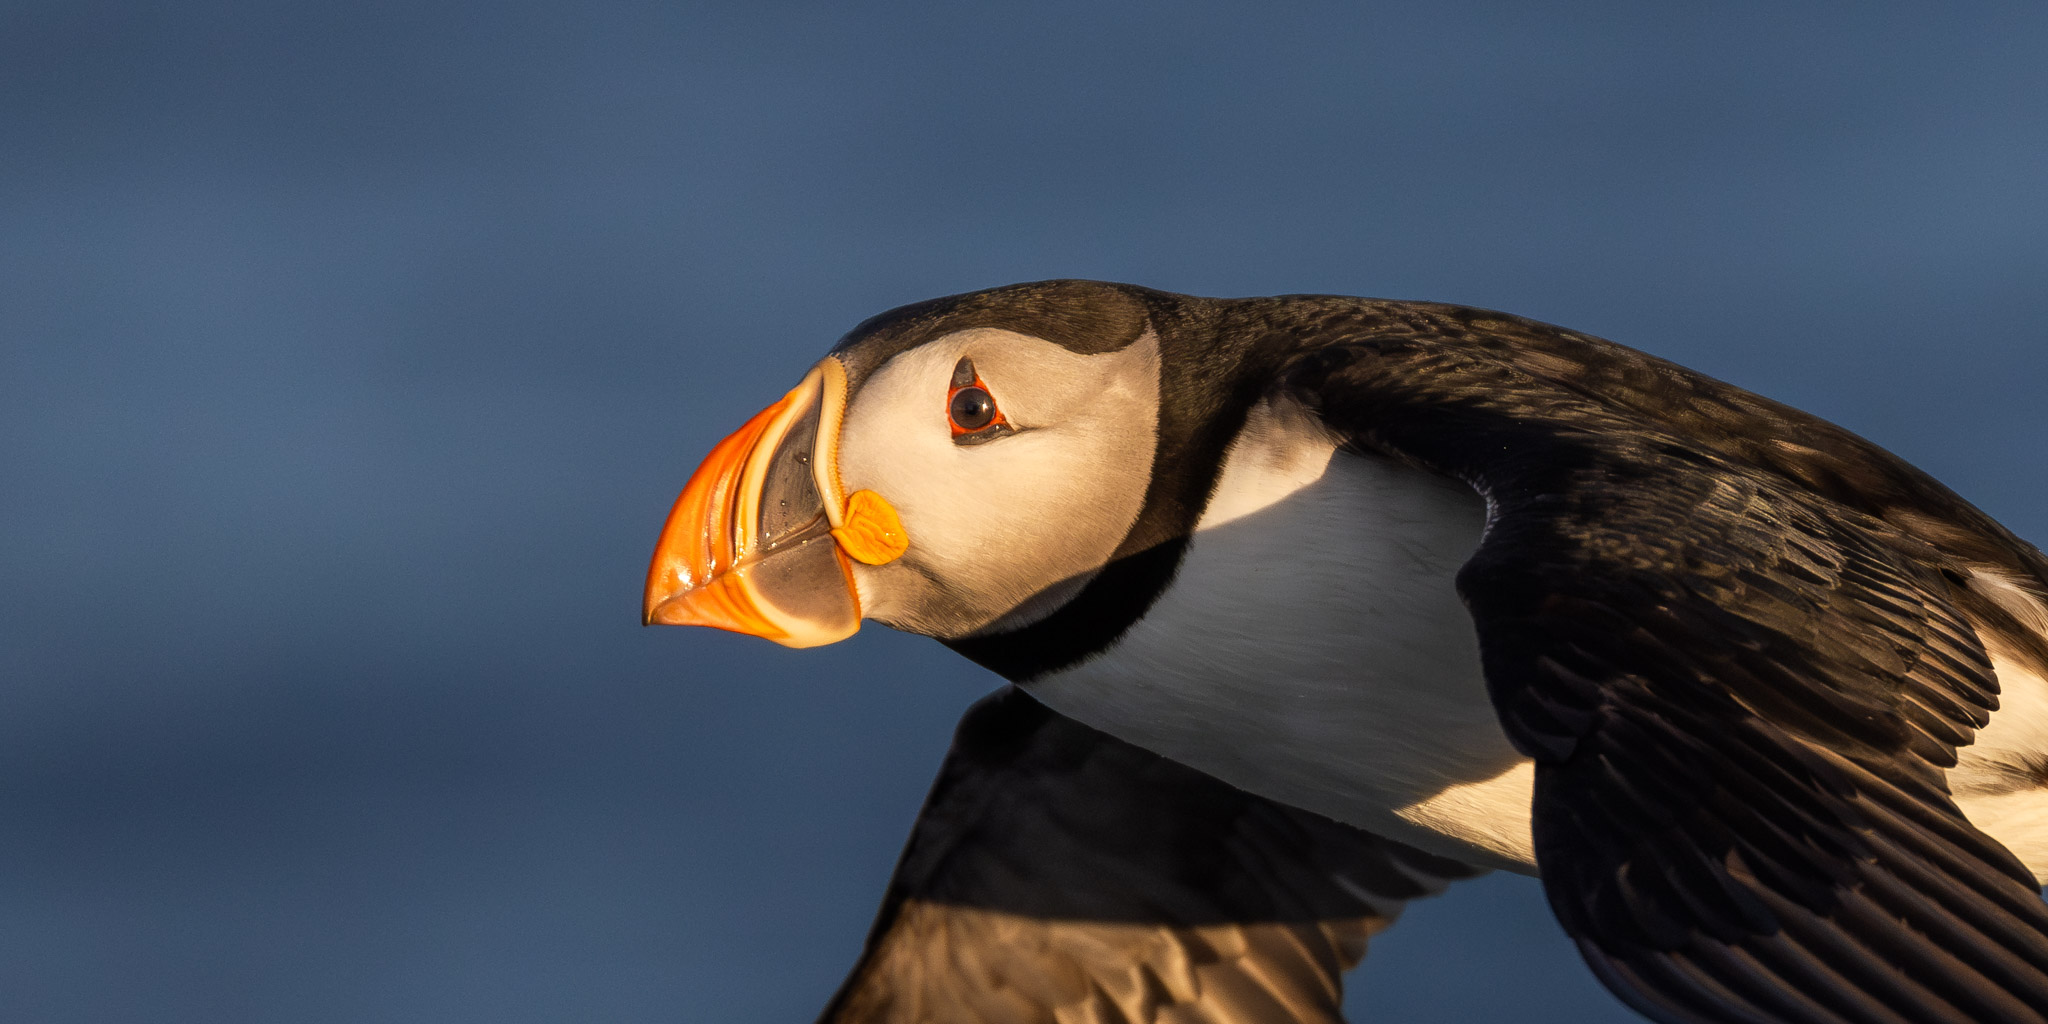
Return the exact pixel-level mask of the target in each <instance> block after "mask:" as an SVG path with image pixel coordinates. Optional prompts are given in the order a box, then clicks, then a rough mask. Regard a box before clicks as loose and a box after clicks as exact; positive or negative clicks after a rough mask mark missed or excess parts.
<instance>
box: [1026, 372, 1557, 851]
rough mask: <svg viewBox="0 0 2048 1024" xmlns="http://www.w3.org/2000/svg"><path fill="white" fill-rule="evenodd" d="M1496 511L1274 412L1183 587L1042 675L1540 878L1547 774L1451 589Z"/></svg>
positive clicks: (1135, 732)
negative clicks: (1500, 717)
mask: <svg viewBox="0 0 2048 1024" xmlns="http://www.w3.org/2000/svg"><path fill="white" fill-rule="evenodd" d="M1484 523H1485V509H1484V506H1483V504H1482V502H1481V500H1480V499H1479V498H1478V496H1476V495H1475V494H1473V493H1472V492H1471V491H1470V490H1469V489H1467V488H1464V487H1462V486H1460V485H1457V484H1455V483H1453V482H1449V481H1444V480H1440V479H1438V478H1436V477H1433V476H1430V475H1428V474H1424V473H1421V472H1419V471H1415V470H1412V469H1408V468H1406V467H1401V466H1398V465H1395V464H1393V463H1390V462H1386V461H1382V460H1377V459H1369V458H1361V457H1356V456H1352V455H1349V454H1334V453H1333V447H1332V445H1331V444H1330V442H1329V441H1328V440H1327V439H1325V438H1324V437H1323V436H1322V434H1321V433H1320V431H1318V430H1316V429H1314V426H1313V424H1312V423H1310V422H1306V421H1305V420H1304V419H1303V418H1302V417H1301V416H1300V414H1298V413H1291V412H1290V411H1288V410H1279V411H1275V410H1272V409H1268V408H1263V407H1262V408H1261V410H1259V411H1258V412H1256V413H1255V415H1254V418H1253V422H1252V424H1251V425H1250V426H1249V427H1248V429H1247V431H1246V433H1245V435H1244V437H1243V438H1241V439H1240V441H1239V443H1238V444H1237V445H1236V446H1235V447H1234V448H1233V450H1232V453H1231V455H1230V458H1229V460H1228V461H1227V462H1226V463H1225V468H1224V472H1223V475H1222V477H1221V479H1220V480H1219V482H1218V484H1217V489H1216V493H1215V495H1214V497H1213V498H1212V500H1211V501H1210V504H1209V506H1208V508H1207V510H1206V512H1205V514H1204V516H1203V518H1202V521H1201V524H1200V526H1199V528H1198V530H1197V532H1196V534H1195V536H1194V538H1193V541H1192V543H1191V544H1190V547H1189V549H1188V552H1187V554H1186V556H1185V558H1184V559H1183V561H1182V564H1181V566H1180V570H1179V572H1178V574H1177V575H1176V577H1175V579H1174V581H1173V583H1172V585H1171V586H1169V587H1168V588H1167V589H1166V591H1165V592H1164V593H1163V594H1161V596H1160V597H1159V599H1158V601H1157V602H1155V604H1154V605H1153V607H1152V608H1151V609H1150V611H1148V612H1147V614H1146V615H1145V616H1144V617H1143V618H1141V619H1140V620H1139V621H1138V622H1137V623H1136V624H1135V625H1133V626H1132V627H1131V628H1130V630H1128V631H1127V632H1126V633H1125V634H1124V635H1123V636H1122V637H1121V638H1120V639H1119V640H1118V642H1117V643H1116V644H1115V645H1114V646H1112V647H1111V648H1110V649H1109V650H1107V651H1105V652H1104V653H1102V654H1101V655H1099V656H1097V657H1095V658H1093V659H1091V660H1088V661H1086V662H1083V663H1082V664H1080V665H1077V666H1075V667H1073V668H1070V669H1067V670H1065V671H1061V672H1057V673H1053V674H1051V675H1048V676H1045V677H1042V678H1040V679H1038V680H1036V681H1034V682H1032V683H1031V684H1029V686H1028V689H1030V691H1031V692H1032V693H1033V694H1034V695H1036V696H1038V697H1039V698H1040V699H1041V700H1044V701H1045V702H1046V703H1048V704H1050V705H1051V706H1053V707H1054V708H1057V709H1059V710H1060V711H1062V712H1064V713H1066V714H1068V715H1071V716H1073V717H1075V718H1078V719H1080V720H1081V721H1083V722H1087V723H1089V724H1090V725H1093V726H1095V727H1097V728H1100V729H1102V730H1104V731H1106V732H1109V733H1112V734H1114V735H1117V736H1119V737H1122V738H1123V739H1126V740H1129V741H1131V742H1134V743H1137V744H1139V745H1141V746H1144V747H1147V748H1150V749H1152V750H1155V751H1157V752H1159V753H1161V754H1164V755H1166V756H1168V757H1171V758H1173V759H1175V760H1177V761H1181V762H1183V763H1186V764H1189V765H1192V766H1194V767H1196V768H1199V769H1201V770H1203V771H1206V772H1208V773H1209V774H1211V775H1215V776H1217V777H1218V778H1221V779H1223V780H1224V781H1226V782H1229V783H1231V784H1233V785H1236V786H1238V787H1240V788H1243V789H1246V790H1250V791H1252V792H1255V793H1258V794H1260V795H1263V796H1267V797H1271V798H1273V799H1276V800H1280V801H1282V802H1284V803H1289V804H1293V805H1296V806H1299V807H1304V808H1307V809H1309V810H1312V811H1316V812H1318V813H1321V814H1324V815H1327V816H1329V817H1332V818H1335V819H1337V820H1340V821H1345V822H1348V823H1350V824H1353V825H1357V826H1359V827H1361V828H1366V829H1369V830H1372V831H1375V832H1380V833H1382V834H1384V835H1387V836H1389V837H1390V838H1394V839H1398V840H1401V841H1403V842H1408V843H1410V844H1412V845H1416V846H1420V847H1422V848H1424V849H1429V850H1432V851H1434V852H1439V853H1442V854H1445V855H1449V856H1453V857H1459V858H1461V859H1465V860H1471V861H1475V862H1481V863H1486V864H1489V865H1491V866H1496V867H1507V868H1511V869H1519V870H1525V871H1526V870H1530V865H1531V864H1532V863H1533V859H1534V858H1533V854H1532V851H1531V849H1530V841H1529V797H1530V786H1531V781H1532V779H1533V769H1532V767H1531V765H1530V764H1529V762H1528V760H1527V759H1526V758H1523V757H1522V756H1521V755H1520V754H1518V753H1516V752H1515V751H1514V750H1513V748H1512V747H1510V746H1509V745H1508V742H1507V739H1506V737H1505V736H1504V735H1502V733H1501V731H1500V727H1499V725H1498V724H1497V720H1496V718H1495V715H1494V712H1493V708H1492V705H1491V704H1490V702H1489V701H1488V698H1487V694H1486V688H1485V683H1484V681H1483V679H1482V677H1481V674H1480V666H1479V654H1478V645H1477V642H1476V639H1475V637H1474V633H1473V627H1472V622H1471V619H1470V617H1469V616H1468V615H1467V613H1466V611H1465V609H1464V607H1463V605H1462V603H1461V602H1460V601H1459V599H1458V596H1457V593H1456V589H1455V587H1454V584H1453V580H1454V577H1455V575H1456V572H1457V570H1458V567H1459V566H1460V565H1462V564H1463V563H1464V561H1465V560H1466V558H1468V557H1469V556H1470V554H1471V552H1472V550H1473V548H1474V547H1475V546H1476V545H1477V543H1478V541H1479V536H1480V533H1481V531H1482V530H1483V528H1484Z"/></svg>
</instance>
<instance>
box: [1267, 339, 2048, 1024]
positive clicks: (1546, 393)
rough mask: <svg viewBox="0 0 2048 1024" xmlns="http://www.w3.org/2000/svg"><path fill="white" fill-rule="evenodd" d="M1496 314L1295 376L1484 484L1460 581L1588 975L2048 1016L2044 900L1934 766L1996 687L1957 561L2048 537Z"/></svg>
mask: <svg viewBox="0 0 2048 1024" xmlns="http://www.w3.org/2000/svg"><path fill="white" fill-rule="evenodd" d="M1480 316H1482V314H1479V313H1477V312H1476V311H1463V310H1455V309H1451V308H1447V307H1446V308H1436V309H1434V310H1433V311H1431V312H1428V313H1426V314H1416V313H1411V314H1410V315H1409V316H1408V317H1407V318H1406V319H1405V322H1403V323H1401V324H1397V325H1394V326H1393V327H1392V328H1391V329H1379V330H1374V331H1372V332H1371V333H1370V334H1366V333H1364V332H1362V331H1361V332H1359V333H1357V334H1355V335H1353V336H1352V338H1351V339H1349V340H1345V339H1339V340H1338V343H1336V344H1334V345H1332V346H1331V347H1328V348H1325V349H1321V350H1318V351H1315V352H1312V353H1310V354H1308V355H1305V356H1303V357H1301V358H1300V359H1299V360H1298V361H1297V362H1296V364H1295V365H1294V366H1293V367H1292V368H1291V370H1290V373H1289V375H1288V376H1287V377H1286V378H1285V380H1284V382H1283V388H1284V389H1286V390H1287V391H1288V392H1289V393H1291V394H1292V395H1293V396H1294V397H1296V398H1298V399H1300V400H1301V401H1303V402H1305V403H1308V404H1310V405H1311V406H1312V407H1315V408H1318V409H1319V410H1320V412H1321V415H1322V417H1323V419H1324V421H1325V422H1326V423H1327V424H1328V425H1329V426H1330V427H1331V428H1333V429H1334V430H1336V431H1337V432H1338V433H1339V434H1340V435H1342V436H1343V437H1344V438H1345V439H1346V441H1347V443H1348V444H1349V445H1350V446H1352V447H1353V448H1354V449H1356V450H1358V451H1360V452H1361V453H1370V454H1377V455H1379V456H1384V457H1392V458H1397V459H1401V460H1405V461H1408V462H1411V463H1414V464H1418V465H1421V466H1423V467H1426V468H1429V469H1431V470H1434V471H1436V472H1439V473H1444V474H1447V475H1451V476H1454V477H1457V478H1460V479H1463V480H1465V481H1467V482H1468V483H1470V484H1471V485H1472V486H1473V487H1475V488H1476V489H1477V490H1478V491H1479V492H1480V493H1481V494H1482V495H1483V496H1484V497H1485V498H1486V499H1487V502H1488V512H1489V515H1488V525H1487V529H1486V535H1485V538H1484V539H1483V541H1482V542H1481V544H1480V547H1479V549H1478V551H1477V552H1476V553H1475V554H1474V556H1473V558H1472V560H1471V561H1470V562H1469V563H1468V564H1467V565H1466V566H1465V568H1464V569H1463V570H1462V571H1461V572H1460V574H1459V578H1458V586H1459V589H1460V592H1461V593H1462V595H1463V596H1464V598H1465V602H1466V604H1467V606H1468V608H1469V609H1470V611H1471V613H1472V617H1473V619H1474V621H1475V624H1476V626H1477V630H1478V635H1479V641H1480V647H1481V654H1482V660H1483V664H1484V668H1485V672H1486V676H1487V682H1488V686H1489V689H1490V691H1491V693H1492V697H1493V701H1494V704H1495V707H1496V710H1497V711H1498V712H1499V714H1500V720H1501V723H1502V725H1503V727H1504V728H1505V729H1506V731H1507V734H1508V736H1509V737H1510V738H1511V739H1512V740H1513V742H1514V743H1515V744H1516V746H1517V747H1519V748H1520V749H1521V750H1522V751H1523V752H1524V753H1526V754H1528V755H1529V756H1531V757H1532V758H1534V759H1535V760H1536V762H1537V774H1536V790H1535V804H1534V808H1533V812H1534V831H1535V842H1536V857H1537V863H1538V866H1539V868H1540V870H1541V872H1542V876H1543V881H1544V887H1545V890H1546V892H1547V893H1548V895H1549V898H1550V903H1551V907H1552V908H1553V910H1554V911H1555V912H1556V914H1557V916H1558V918H1559V920H1560V921H1561V922H1562V923H1563V925H1564V927H1565V929H1566V930H1567V931H1568V932H1569V933H1570V934H1571V935H1572V936H1573V937H1574V938H1575V939H1576V940H1577V941H1578V943H1579V948H1580V950H1581V951H1582V953H1583V954H1584V956H1585V958H1586V960H1587V962H1588V963H1589V964H1591V965H1592V967H1593V969H1594V971H1595V972H1596V973H1597V974H1598V975H1599V976H1600V977H1601V979H1602V980H1603V981H1604V982H1605V983H1606V984H1607V985H1608V987H1609V988H1611V989H1613V990H1614V991H1615V992H1616V993H1617V994H1618V995H1620V996H1621V997H1622V998H1623V999H1625V1000H1627V1001H1628V1002H1629V1003H1630V1004H1631V1005H1633V1006H1635V1007H1636V1008H1637V1009H1639V1010H1641V1011H1643V1012H1644V1013H1647V1014H1649V1015H1650V1016H1652V1017H1655V1018H1657V1019H1659V1020H1665V1021H1799V1022H1823V1021H1826V1022H1836V1021H1873V1022H1875V1021H1885V1022H1906V1021H1912V1022H1919V1021H1927V1022H1935V1021H2037V1022H2038V1021H2043V1020H2048V908H2044V905H2043V903H2042V901H2041V899H2040V896H2039V894H2038V892H2037V890H2036V888H2035V884H2034V881H2033V879H2032V877H2031V876H2030V875H2029V874H2028V872H2027V871H2026V869H2025V868H2024V867H2022V866H2021V864H2020V863H2019V862H2018V861H2017V860H2016V859H2015V858H2014V857H2013V856H2012V855H2011V854H2010V853H2009V852H2008V851H2006V850H2005V849H2004V848H2003V847H2002V846H2000V845H1999V844H1998V843H1997V842H1995V841H1993V840H1992V839H1990V838H1989V837H1987V836H1985V835H1984V834H1983V833H1981V832H1979V831H1978V830H1977V829H1976V828H1974V827H1972V826H1971V824H1970V823H1969V822H1968V821H1967V820H1966V819H1965V818H1964V817H1963V815H1962V814H1961V813H1960V812H1959V811H1958V810H1957V808H1956V805H1955V803H1954V802H1953V800H1952V799H1951V798H1950V795H1949V792H1948V788H1947V784H1946V781H1945V779H1944V772H1943V769H1944V768H1946V767H1949V766H1952V765H1954V764H1955V763H1956V756H1955V751H1956V748H1957V747H1958V746H1961V745H1966V744H1968V743H1969V742H1970V740H1971V738H1972V734H1973V730H1974V729H1976V728H1977V727H1980V726H1981V725H1983V724H1984V723H1985V722H1986V721H1988V716H1989V713H1990V711H1991V710H1993V709H1994V708H1995V707H1996V706H1997V692H1998V687H1997V681H1996V679H1995V678H1994V676H1993V674H1992V671H1991V667H1990V664H1989V662H1988V660H1987V658H1986V655H1985V652H1984V648H1983V645H1982V642H1981V641H1980V639H1979V637H1978V636H1977V634H1976V633H1975V632H1974V631H1973V628H1972V623H1971V621H1970V619H1971V615H1973V614H1974V613H1975V609H1974V608H1972V606H1971V605H1970V604H1969V602H1971V600H1972V598H1971V596H1970V594H1969V593H1968V592H1967V591H1966V590H1964V589H1963V588H1961V587H1960V586H1959V585H1958V584H1959V583H1960V582H1961V581H1962V580H1964V579H1965V578H1966V577H1967V573H1968V571H1969V567H1970V566H1971V565H1972V564H1981V563H1982V562H1984V561H1995V562H1998V563H2001V564H2002V565H2003V566H2004V567H2006V568H2008V569H2010V570H2011V571H2014V572H2020V573H2029V574H2032V575H2034V576H2035V577H2036V578H2038V577H2039V576H2040V574H2041V565H2042V561H2041V558H2040V554H2039V552H2036V551H2033V550H2032V549H2031V548H2029V547H2027V546H2026V545H2025V544H2024V543H2023V542H2020V541H2018V540H2016V539H2014V538H2012V537H2011V535H2010V534H2009V533H2005V532H2004V531H2003V529H2002V528H2000V527H1998V526H1997V525H1996V524H1995V523H1991V522H1990V520H1989V519H1988V518H1986V517H1984V516H1983V515H1982V513H1980V512H1977V511H1976V510H1975V509H1972V508H1970V507H1969V506H1967V505H1965V504H1964V503H1962V502H1961V500H1960V499H1957V498H1955V497H1954V495H1952V494H1950V493H1949V492H1948V491H1946V490H1945V489H1943V488H1941V487H1940V486H1939V485H1938V484H1935V483H1933V481H1931V480H1929V479H1927V478H1926V477H1924V475H1921V474H1919V473H1918V472H1917V471H1915V470H1912V469H1911V468H1910V467H1907V466H1905V464H1904V463H1902V462H1899V461H1898V460H1897V459H1896V458H1895V457H1893V456H1890V455H1889V454H1887V453H1884V452H1883V451H1881V450H1880V449H1877V448H1876V447H1875V446H1872V445H1870V444H1869V443H1868V442H1865V441H1862V440H1861V439H1858V438H1855V437H1854V436H1853V435H1849V434H1848V433H1847V432H1845V431H1841V430H1840V429H1839V428H1835V427H1832V426H1830V425H1827V424H1825V423H1823V422H1821V421H1819V420H1815V419H1813V418H1811V417H1807V416H1805V415H1804V414H1800V413H1796V412H1794V411H1792V410H1789V409H1785V408H1784V407H1781V406H1777V405H1775V404H1773V403H1769V402H1766V401H1764V400H1762V399H1758V398H1756V397H1755V396H1753V395H1749V394H1747V393H1746V392H1742V391H1739V390H1738V389H1735V388H1733V387H1730V386H1728V385H1725V384H1721V383H1719V382H1716V381H1712V380H1710V379H1708V378H1705V377H1701V376H1699V375H1697V374H1692V373H1691V372H1689V371H1686V370H1683V369H1681V368H1679V367H1676V366H1673V365H1672V364H1668V363H1664V362H1662V361H1659V360H1654V359H1651V358H1649V357H1647V356H1643V355H1641V354H1640V353H1635V352H1632V351H1630V350H1627V349H1624V348H1621V347H1620V346H1615V345H1611V344H1610V343H1606V342H1601V341H1598V340H1595V339H1589V338H1585V337H1583V336H1579V335H1572V334H1569V333H1567V332H1561V331H1558V330H1556V329H1554V328H1549V327H1546V326H1544V325H1539V324H1533V323H1530V322H1528V321H1521V320H1516V319H1508V318H1497V319H1496V318H1492V317H1493V316H1494V315H1491V314H1484V316H1487V317H1488V319H1478V318H1479V317H1480ZM1966 612H1967V614H1966Z"/></svg>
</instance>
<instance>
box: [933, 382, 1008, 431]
mask: <svg viewBox="0 0 2048 1024" xmlns="http://www.w3.org/2000/svg"><path fill="white" fill-rule="evenodd" d="M963 419H964V420H965V421H966V422H964V423H963V422H962V420H963ZM1009 422H1010V421H1009V420H1007V419H1005V418H1003V410H1002V409H1001V408H1000V407H998V406H997V405H996V397H995V395H994V394H991V393H990V392H989V389H988V385H987V384H984V383H982V380H981V375H980V374H975V375H974V383H972V384H962V385H958V386H956V387H953V388H951V389H949V390H948V391H947V392H946V425H947V426H949V427H951V428H952V430H953V436H954V437H955V438H959V437H966V436H968V435H970V434H987V433H989V432H990V431H993V430H996V429H997V428H1000V427H1007V426H1009Z"/></svg>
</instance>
